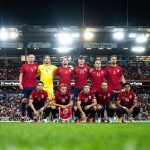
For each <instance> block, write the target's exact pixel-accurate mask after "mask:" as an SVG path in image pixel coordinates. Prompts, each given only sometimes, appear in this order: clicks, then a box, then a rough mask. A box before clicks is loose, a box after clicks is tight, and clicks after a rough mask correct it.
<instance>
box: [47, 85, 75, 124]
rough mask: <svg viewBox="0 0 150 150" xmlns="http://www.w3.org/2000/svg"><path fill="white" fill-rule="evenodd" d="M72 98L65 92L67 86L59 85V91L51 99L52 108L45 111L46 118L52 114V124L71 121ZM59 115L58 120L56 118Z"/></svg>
mask: <svg viewBox="0 0 150 150" xmlns="http://www.w3.org/2000/svg"><path fill="white" fill-rule="evenodd" d="M72 105H73V102H72V96H71V94H70V93H69V92H68V91H67V85H65V84H61V85H60V90H59V91H57V92H56V93H55V95H54V97H53V102H52V107H51V108H49V109H48V110H47V111H46V113H45V114H46V116H47V115H49V113H50V112H52V116H53V122H58V121H69V120H71V119H72ZM57 114H59V118H58V117H57Z"/></svg>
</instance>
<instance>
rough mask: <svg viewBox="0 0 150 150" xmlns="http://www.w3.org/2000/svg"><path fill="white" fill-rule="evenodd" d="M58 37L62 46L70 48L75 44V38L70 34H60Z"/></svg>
mask: <svg viewBox="0 0 150 150" xmlns="http://www.w3.org/2000/svg"><path fill="white" fill-rule="evenodd" d="M56 37H57V38H58V42H59V44H60V45H64V46H68V45H71V44H72V42H73V37H72V36H71V34H69V33H59V34H58V35H57V36H56Z"/></svg>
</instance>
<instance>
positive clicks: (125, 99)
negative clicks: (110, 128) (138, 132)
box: [116, 83, 140, 123]
mask: <svg viewBox="0 0 150 150" xmlns="http://www.w3.org/2000/svg"><path fill="white" fill-rule="evenodd" d="M124 87H125V91H123V92H120V93H119V96H118V99H117V106H118V107H119V108H117V109H116V114H117V116H118V118H119V119H118V122H120V123H122V122H123V120H122V115H123V114H128V115H130V122H134V118H135V117H136V116H137V115H138V113H139V111H140V109H139V108H138V107H137V100H136V96H135V93H134V92H133V91H132V90H131V85H130V83H125V84H124Z"/></svg>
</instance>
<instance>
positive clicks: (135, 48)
mask: <svg viewBox="0 0 150 150" xmlns="http://www.w3.org/2000/svg"><path fill="white" fill-rule="evenodd" d="M131 50H132V51H133V52H136V53H142V52H144V51H145V47H132V49H131Z"/></svg>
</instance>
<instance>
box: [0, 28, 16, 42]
mask: <svg viewBox="0 0 150 150" xmlns="http://www.w3.org/2000/svg"><path fill="white" fill-rule="evenodd" d="M17 37H18V30H17V29H16V28H1V29H0V40H2V41H7V40H14V39H16V38H17Z"/></svg>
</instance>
